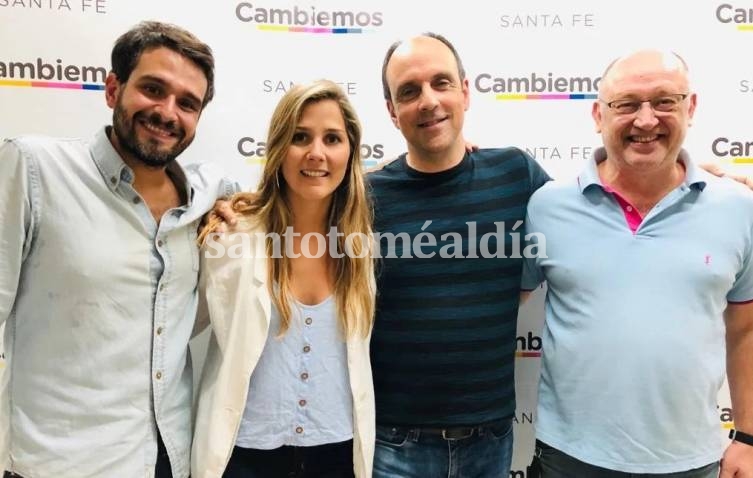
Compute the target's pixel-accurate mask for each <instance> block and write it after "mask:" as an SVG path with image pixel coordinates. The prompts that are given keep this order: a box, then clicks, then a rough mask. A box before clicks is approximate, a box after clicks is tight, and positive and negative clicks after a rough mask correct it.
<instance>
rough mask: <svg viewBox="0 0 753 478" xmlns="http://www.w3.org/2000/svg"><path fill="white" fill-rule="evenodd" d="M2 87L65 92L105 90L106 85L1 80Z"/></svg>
mask: <svg viewBox="0 0 753 478" xmlns="http://www.w3.org/2000/svg"><path fill="white" fill-rule="evenodd" d="M0 86H20V87H27V88H59V89H63V90H104V89H105V85H97V84H95V83H61V82H56V81H34V80H31V81H30V80H0Z"/></svg>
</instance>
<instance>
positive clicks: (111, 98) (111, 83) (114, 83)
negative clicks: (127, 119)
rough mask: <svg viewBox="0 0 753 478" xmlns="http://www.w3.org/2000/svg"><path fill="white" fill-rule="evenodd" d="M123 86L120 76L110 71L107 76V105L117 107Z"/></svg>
mask: <svg viewBox="0 0 753 478" xmlns="http://www.w3.org/2000/svg"><path fill="white" fill-rule="evenodd" d="M122 86H123V85H122V84H121V83H120V81H118V77H117V76H115V73H113V72H110V73H109V74H108V75H107V78H105V99H106V100H107V106H109V107H110V108H115V104H117V102H118V95H119V94H120V89H121V87H122Z"/></svg>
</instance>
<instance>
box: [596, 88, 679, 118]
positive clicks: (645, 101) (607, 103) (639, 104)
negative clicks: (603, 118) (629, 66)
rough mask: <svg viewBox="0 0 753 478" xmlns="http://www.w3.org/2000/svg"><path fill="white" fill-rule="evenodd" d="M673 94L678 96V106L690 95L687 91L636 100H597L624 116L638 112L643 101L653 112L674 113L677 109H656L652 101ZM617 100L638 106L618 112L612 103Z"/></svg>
mask: <svg viewBox="0 0 753 478" xmlns="http://www.w3.org/2000/svg"><path fill="white" fill-rule="evenodd" d="M675 96H679V97H680V101H678V102H677V105H678V106H679V105H680V103H682V102H683V101H685V100H686V99H687V98H688V96H690V92H687V93H672V94H668V95H660V96H655V97H653V98H649V99H647V100H638V99H636V100H630V99H629V98H624V99H617V100H612V101H606V100H604V99H602V98H599V101H601V102H602V103H604V104H605V105H607V108H609V109H610V110H612V111H614V112H615V114H618V115H624V116H627V115H634V114H636V113H638V112H639V111H640V110H641V107H643V103H648V104H649V105H650V106H651V111H653V112H654V113H674V112H675V111H677V110H676V109H673V110H670V111H661V110H657V109H656V108H655V107H654V105H653V103H652V101H655V100H658V99H661V98H668V97H675ZM618 102H633V103H638V108H637V109H636V110H635V111H632V112H630V113H620V112H618V111H617V109H616V108H615V107H614V104H615V103H618Z"/></svg>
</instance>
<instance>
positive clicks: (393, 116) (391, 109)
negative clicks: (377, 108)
mask: <svg viewBox="0 0 753 478" xmlns="http://www.w3.org/2000/svg"><path fill="white" fill-rule="evenodd" d="M385 103H386V105H387V111H389V113H390V119H391V120H392V124H394V125H395V128H397V129H400V124H399V123H398V122H397V114H395V105H393V104H392V100H387V101H386V102H385Z"/></svg>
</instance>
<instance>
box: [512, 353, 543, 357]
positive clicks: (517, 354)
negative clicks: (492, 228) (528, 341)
mask: <svg viewBox="0 0 753 478" xmlns="http://www.w3.org/2000/svg"><path fill="white" fill-rule="evenodd" d="M515 356H516V357H521V358H530V357H541V352H521V351H517V352H515Z"/></svg>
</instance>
